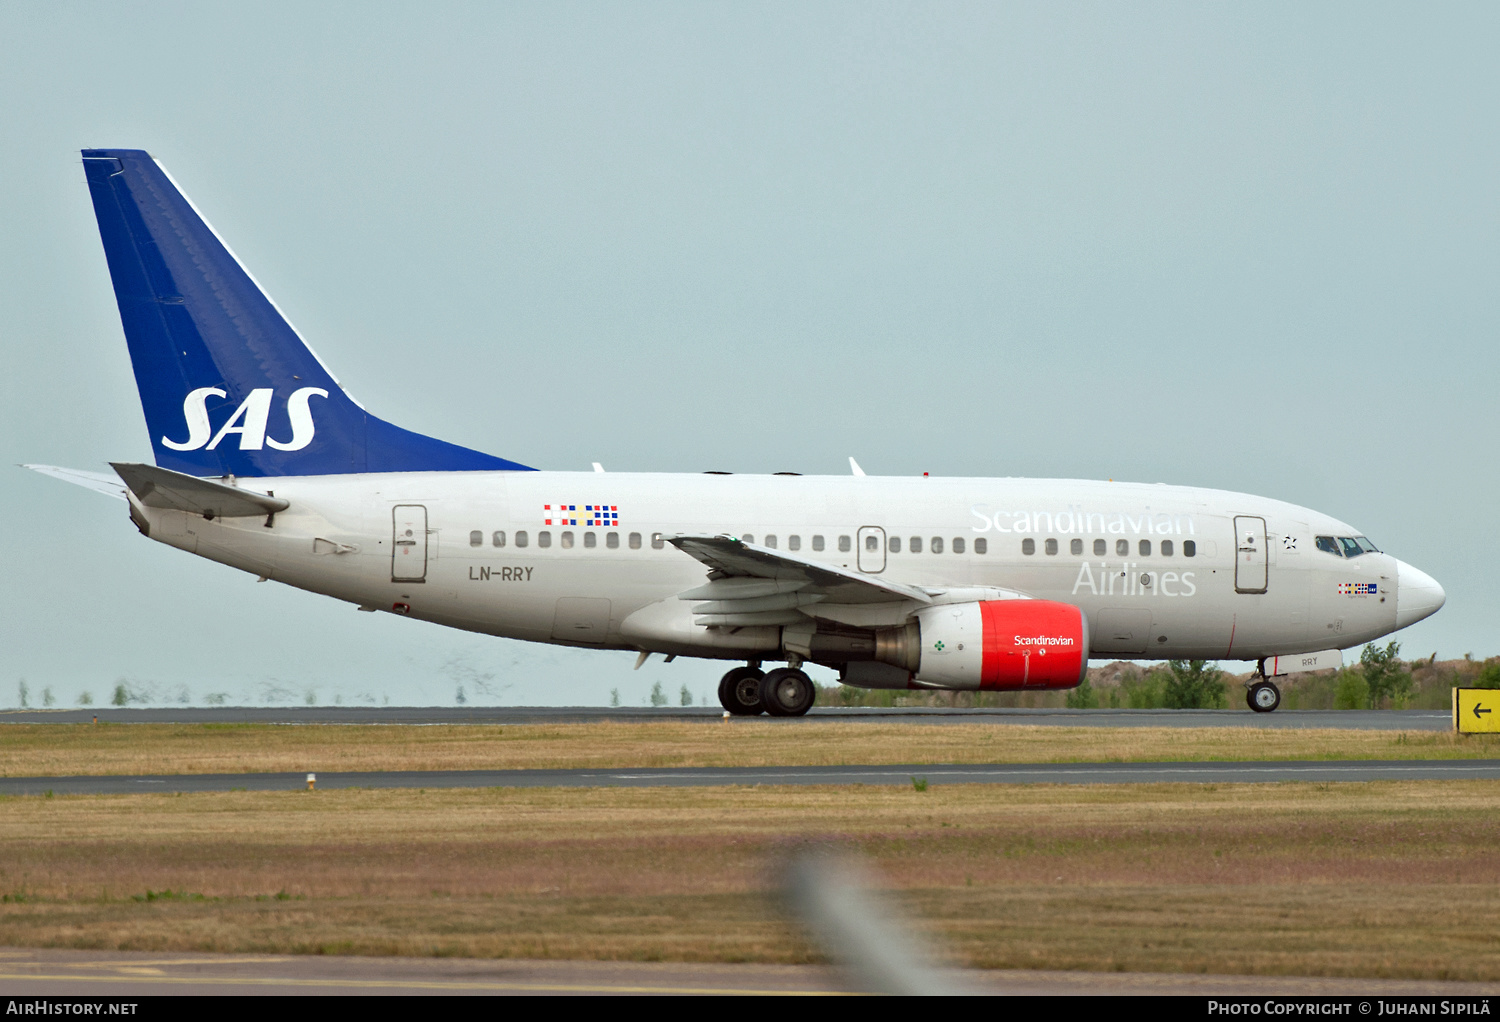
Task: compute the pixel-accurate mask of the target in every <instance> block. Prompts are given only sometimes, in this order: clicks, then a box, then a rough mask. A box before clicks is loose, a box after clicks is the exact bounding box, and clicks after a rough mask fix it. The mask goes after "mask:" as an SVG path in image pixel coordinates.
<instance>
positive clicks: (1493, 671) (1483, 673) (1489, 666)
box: [1473, 657, 1500, 688]
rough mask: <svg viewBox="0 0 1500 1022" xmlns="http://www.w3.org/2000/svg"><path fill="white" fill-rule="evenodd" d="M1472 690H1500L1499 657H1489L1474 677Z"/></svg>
mask: <svg viewBox="0 0 1500 1022" xmlns="http://www.w3.org/2000/svg"><path fill="white" fill-rule="evenodd" d="M1473 687H1474V688H1500V657H1490V658H1489V659H1488V660H1486V661H1485V662H1484V666H1482V667H1480V668H1479V673H1478V674H1477V675H1475V676H1474V685H1473Z"/></svg>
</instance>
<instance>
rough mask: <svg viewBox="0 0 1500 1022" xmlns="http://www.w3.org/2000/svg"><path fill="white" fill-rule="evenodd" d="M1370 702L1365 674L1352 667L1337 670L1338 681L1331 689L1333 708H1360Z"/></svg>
mask: <svg viewBox="0 0 1500 1022" xmlns="http://www.w3.org/2000/svg"><path fill="white" fill-rule="evenodd" d="M1369 703H1370V686H1369V685H1368V684H1367V683H1366V682H1365V676H1364V675H1363V674H1361V673H1360V672H1359V671H1356V670H1354V669H1352V668H1348V667H1346V668H1344V669H1343V670H1341V671H1339V683H1338V685H1337V686H1335V688H1334V690H1333V708H1334V709H1335V710H1362V709H1364V708H1365V707H1366V706H1368V705H1369Z"/></svg>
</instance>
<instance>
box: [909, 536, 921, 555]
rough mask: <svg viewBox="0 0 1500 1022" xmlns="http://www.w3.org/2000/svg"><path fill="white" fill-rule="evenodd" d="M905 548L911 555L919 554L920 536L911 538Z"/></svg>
mask: <svg viewBox="0 0 1500 1022" xmlns="http://www.w3.org/2000/svg"><path fill="white" fill-rule="evenodd" d="M906 546H907V549H909V550H910V551H911V552H912V553H914V554H920V553H921V552H922V537H921V536H913V537H912V538H911V542H910V543H908V544H907V545H906Z"/></svg>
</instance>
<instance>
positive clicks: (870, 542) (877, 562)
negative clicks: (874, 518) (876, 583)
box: [854, 525, 885, 575]
mask: <svg viewBox="0 0 1500 1022" xmlns="http://www.w3.org/2000/svg"><path fill="white" fill-rule="evenodd" d="M854 541H855V543H856V547H855V550H856V552H857V553H858V555H859V558H858V560H859V570H860V571H863V572H866V573H867V574H871V575H875V574H878V573H880V572H882V571H884V570H885V530H884V529H882V528H881V527H880V526H878V525H861V526H860V527H859V535H857V536H856V537H855V540H854Z"/></svg>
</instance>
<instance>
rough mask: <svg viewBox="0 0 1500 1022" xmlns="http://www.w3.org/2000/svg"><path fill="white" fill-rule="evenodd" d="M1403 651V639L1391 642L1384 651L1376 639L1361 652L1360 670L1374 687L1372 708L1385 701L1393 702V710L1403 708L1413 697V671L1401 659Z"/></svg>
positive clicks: (1372, 689)
mask: <svg viewBox="0 0 1500 1022" xmlns="http://www.w3.org/2000/svg"><path fill="white" fill-rule="evenodd" d="M1400 652H1401V643H1399V642H1388V643H1386V646H1385V649H1383V650H1382V649H1376V648H1375V644H1374V643H1373V642H1372V643H1370V644H1368V645H1367V646H1365V648H1364V649H1363V650H1362V651H1361V652H1360V654H1359V670H1360V673H1361V674H1363V675H1364V676H1365V684H1366V685H1368V686H1369V687H1370V697H1369V706H1370V709H1372V710H1373V709H1375V707H1377V706H1379V705H1380V704H1381V702H1383V701H1385V700H1389V701H1390V704H1391V708H1392V709H1400V708H1401V707H1403V706H1405V705H1406V702H1407V700H1408V699H1410V698H1411V672H1410V671H1408V670H1407V669H1406V665H1405V664H1403V663H1402V662H1401V659H1400V657H1399V655H1398V654H1400Z"/></svg>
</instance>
